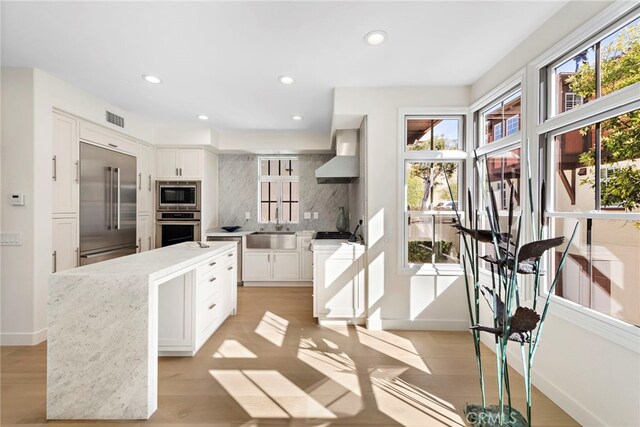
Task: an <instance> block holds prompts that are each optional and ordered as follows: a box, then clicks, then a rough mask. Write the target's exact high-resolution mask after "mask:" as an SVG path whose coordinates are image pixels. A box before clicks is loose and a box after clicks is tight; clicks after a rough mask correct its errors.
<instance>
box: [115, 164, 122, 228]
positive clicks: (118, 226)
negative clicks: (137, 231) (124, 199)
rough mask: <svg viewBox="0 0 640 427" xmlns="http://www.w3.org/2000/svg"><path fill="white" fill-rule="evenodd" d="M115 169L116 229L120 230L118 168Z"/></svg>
mask: <svg viewBox="0 0 640 427" xmlns="http://www.w3.org/2000/svg"><path fill="white" fill-rule="evenodd" d="M115 169H116V179H117V180H118V186H117V187H116V230H120V228H121V227H120V168H115Z"/></svg>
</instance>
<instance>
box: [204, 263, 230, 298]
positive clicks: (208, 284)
mask: <svg viewBox="0 0 640 427" xmlns="http://www.w3.org/2000/svg"><path fill="white" fill-rule="evenodd" d="M224 279H225V275H224V270H222V269H214V270H213V271H212V272H210V273H209V274H205V275H203V276H202V277H199V278H198V291H197V292H198V293H197V298H198V301H207V300H209V298H211V297H212V296H213V295H220V292H221V290H222V287H223V286H224Z"/></svg>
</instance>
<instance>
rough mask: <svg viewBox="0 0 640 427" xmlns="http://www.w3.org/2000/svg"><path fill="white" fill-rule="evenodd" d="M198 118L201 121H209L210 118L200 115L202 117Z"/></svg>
mask: <svg viewBox="0 0 640 427" xmlns="http://www.w3.org/2000/svg"><path fill="white" fill-rule="evenodd" d="M198 118H199V119H200V120H209V116H205V115H204V114H200V115H199V116H198Z"/></svg>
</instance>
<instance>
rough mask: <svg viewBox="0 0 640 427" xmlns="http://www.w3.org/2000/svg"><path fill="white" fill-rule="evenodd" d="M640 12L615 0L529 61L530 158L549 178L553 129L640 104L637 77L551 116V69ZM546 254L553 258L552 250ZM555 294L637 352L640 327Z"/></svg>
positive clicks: (574, 316)
mask: <svg viewBox="0 0 640 427" xmlns="http://www.w3.org/2000/svg"><path fill="white" fill-rule="evenodd" d="M639 15H640V7H638V5H637V4H635V3H633V2H615V3H614V4H612V5H610V6H608V7H607V8H606V9H604V10H603V11H602V12H600V13H599V14H597V15H596V16H595V17H594V18H592V19H590V20H589V21H587V22H585V23H584V25H581V26H580V27H579V28H577V29H575V30H574V31H572V32H571V33H570V34H569V35H568V36H566V37H565V38H563V39H562V40H561V41H560V42H558V43H557V44H556V45H555V46H553V47H551V48H550V49H548V50H547V51H545V52H544V53H543V54H541V55H540V56H539V57H537V58H535V59H534V60H533V61H531V62H529V64H528V65H527V75H528V76H530V80H529V83H528V84H527V91H526V92H527V93H530V94H531V95H532V96H534V97H535V108H536V109H537V114H536V115H537V117H536V118H535V120H533V118H532V117H530V118H529V119H527V123H530V124H531V128H530V129H531V130H530V132H528V133H527V136H528V139H529V141H530V143H529V145H530V147H529V149H528V151H529V152H530V153H533V155H532V154H528V157H529V158H528V161H529V162H530V163H532V164H534V165H535V166H537V167H533V168H532V169H533V170H534V172H535V175H534V176H538V177H544V178H545V179H547V182H549V181H548V179H549V177H548V173H549V170H550V169H551V168H548V167H547V166H548V165H549V163H548V161H549V159H548V155H549V151H551V150H546V151H545V150H544V148H545V147H546V146H547V140H548V139H547V137H548V136H549V134H550V133H552V132H555V131H557V130H563V131H568V130H571V129H576V128H579V127H581V126H582V125H586V124H589V123H593V122H595V121H600V120H602V119H604V118H607V116H608V117H609V118H610V117H613V116H615V115H618V114H623V113H624V112H628V111H631V110H635V109H637V108H639V107H640V101H639V100H638V97H639V96H638V94H639V93H640V83H635V84H633V85H630V86H627V87H625V88H622V89H620V90H618V91H616V92H613V93H610V94H608V95H605V96H602V97H600V98H597V99H595V100H594V101H591V102H588V103H586V104H583V105H582V106H581V107H580V108H574V109H571V110H568V111H565V112H563V113H560V114H557V115H555V116H551V115H550V114H549V111H550V110H549V108H550V103H553V102H554V99H552V98H551V97H550V96H548V95H549V92H548V91H547V90H545V86H544V85H546V84H548V83H549V80H551V81H553V79H552V78H551V79H550V78H549V75H548V70H549V69H551V68H552V65H554V64H555V63H562V62H563V61H566V60H567V59H570V58H571V57H572V55H573V56H575V54H576V52H579V51H581V50H584V49H585V48H586V47H589V46H592V45H594V44H595V40H596V39H598V38H605V37H607V35H608V34H611V33H613V32H615V31H616V30H617V29H618V28H620V27H622V26H624V25H626V24H627V23H629V22H631V21H633V20H634V19H636V18H637V17H638V16H639ZM631 104H634V105H631ZM625 110H626V111H625ZM571 126H572V127H571ZM536 150H539V151H536ZM533 199H534V203H537V204H539V200H538V199H539V198H538V196H537V195H533ZM555 215H556V214H555V213H553V212H551V213H548V214H547V216H549V217H553V216H555ZM626 215H629V214H628V213H613V212H599V213H597V215H596V216H593V213H570V214H569V213H567V214H563V216H564V217H566V218H569V217H573V218H589V217H591V218H596V217H597V218H598V219H610V218H611V216H614V218H620V219H623V218H624V216H626ZM631 215H635V214H631ZM546 231H548V230H546ZM545 258H547V259H548V256H547V257H545ZM547 280H548V279H547ZM546 289H547V285H545V286H544V287H543V288H542V289H541V292H540V294H539V295H535V296H534V295H531V296H530V297H529V299H530V298H531V297H535V298H540V299H541V302H542V303H544V299H545V298H546V296H547V295H548V293H547V292H546ZM551 299H552V301H553V304H554V314H555V315H557V316H558V317H560V318H562V319H564V320H566V321H568V322H571V323H572V324H575V325H576V326H578V327H581V328H584V329H586V330H589V331H591V332H593V333H596V334H598V335H599V336H601V337H603V338H605V339H607V340H609V341H611V342H613V343H615V344H618V345H621V346H623V347H625V348H627V349H630V350H632V351H634V352H635V353H640V349H639V348H638V345H637V343H638V339H639V338H640V328H638V327H636V326H633V325H631V324H629V323H626V322H623V321H621V320H618V319H616V318H613V317H610V316H607V315H604V314H602V313H599V312H597V311H595V310H592V309H590V308H587V307H584V306H582V305H579V304H577V303H574V302H572V301H569V300H566V299H564V298H561V297H557V296H555V295H552V296H551Z"/></svg>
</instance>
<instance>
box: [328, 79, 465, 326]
mask: <svg viewBox="0 0 640 427" xmlns="http://www.w3.org/2000/svg"><path fill="white" fill-rule="evenodd" d="M469 100H470V99H469V88H468V87H420V88H410V87H407V88H378V89H376V88H337V89H335V92H334V115H336V116H350V115H356V114H360V115H367V117H368V129H367V130H368V136H367V147H366V161H367V171H368V175H367V184H366V185H367V220H366V225H367V227H366V228H367V236H366V240H367V244H368V246H369V251H368V277H369V280H368V283H369V287H368V299H369V302H368V305H369V318H368V326H369V327H371V328H381V327H383V328H425V329H454V330H461V329H466V328H467V327H468V320H467V314H466V306H465V304H466V303H465V296H464V287H463V284H464V280H463V278H462V277H461V276H460V275H454V276H414V275H412V274H411V273H407V272H403V271H401V270H400V268H399V256H400V254H399V248H400V240H401V238H402V236H400V235H398V233H397V230H398V224H399V221H400V215H401V206H399V203H398V197H397V195H398V192H399V191H401V190H400V188H401V183H400V182H399V173H398V161H399V160H398V109H399V108H403V107H443V108H446V107H466V106H468V105H469Z"/></svg>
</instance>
